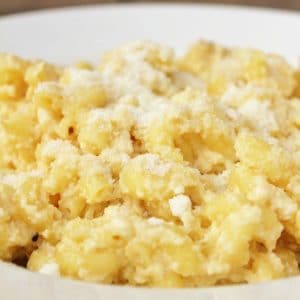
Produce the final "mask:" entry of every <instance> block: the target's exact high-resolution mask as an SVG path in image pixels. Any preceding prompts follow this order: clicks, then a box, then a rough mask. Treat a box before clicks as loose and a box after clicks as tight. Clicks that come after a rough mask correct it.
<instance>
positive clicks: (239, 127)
mask: <svg viewBox="0 0 300 300" xmlns="http://www.w3.org/2000/svg"><path fill="white" fill-rule="evenodd" d="M299 74H300V70H297V69H296V68H294V67H293V66H290V65H289V64H288V63H287V62H286V61H285V60H284V59H283V58H281V57H280V56H277V55H273V54H267V53H264V52H262V51H258V50H252V49H240V48H232V49H230V48H225V47H222V46H219V45H215V44H213V43H210V42H206V41H201V42H198V43H196V44H194V45H193V46H192V47H191V48H190V49H189V50H188V51H187V53H186V54H185V55H184V56H183V57H180V58H177V57H176V56H175V53H174V51H173V50H172V49H170V48H168V47H165V46H162V45H159V44H155V43H151V42H136V43H132V44H129V45H125V46H123V47H120V48H118V49H114V50H112V51H110V52H108V53H106V54H104V55H103V58H102V60H101V63H100V65H99V66H98V67H96V66H92V65H90V64H89V63H87V62H79V63H78V64H76V65H74V66H69V67H58V66H55V65H51V64H48V63H46V62H43V61H27V60H23V59H21V58H18V57H15V56H12V55H9V54H1V55H0V259H1V260H3V261H8V262H14V263H20V262H23V264H24V262H25V264H26V267H27V268H28V269H30V270H33V271H37V272H40V273H44V274H52V275H56V276H63V277H68V278H72V279H80V280H84V281H90V282H97V283H106V284H129V285H137V286H150V287H153V286H158V287H199V286H213V285H220V284H230V283H245V282H247V283H251V282H258V281H264V280H270V279H276V278H281V277H288V276H293V275H297V274H300V270H299V263H300V259H299V258H300V255H299V251H300V250H299V249H300V208H299V206H300V188H299V184H300V130H299V128H300V126H299V125H300V118H299V112H300V98H299V97H300V93H299V90H300V80H299V78H300V77H299Z"/></svg>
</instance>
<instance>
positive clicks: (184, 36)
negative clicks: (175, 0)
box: [0, 4, 300, 300]
mask: <svg viewBox="0 0 300 300" xmlns="http://www.w3.org/2000/svg"><path fill="white" fill-rule="evenodd" d="M299 32H300V14H296V13H289V12H283V11H276V10H261V9H249V8H247V9H245V8H238V7H231V6H227V7H226V6H211V5H165V4H162V5H157V4H155V5H154V4H150V5H144V4H142V5H137V4H134V5H117V6H116V5H105V6H87V7H80V8H68V9H59V10H48V11H43V12H34V13H26V14H20V15H13V16H7V17H2V18H0V52H11V53H15V54H18V55H21V56H23V57H28V58H42V59H46V60H49V61H51V62H55V63H62V64H66V63H72V62H75V61H76V60H79V59H88V60H91V61H94V62H96V61H97V60H98V59H99V57H100V55H101V53H102V52H103V51H105V50H107V49H110V48H112V47H115V46H118V45H120V44H123V43H126V42H130V41H134V40H137V39H142V40H145V39H146V40H149V39H150V40H154V41H158V42H162V43H163V44H167V45H170V46H172V47H175V48H176V49H177V50H178V51H179V52H180V51H182V50H183V49H184V48H185V47H186V46H187V45H188V44H189V43H191V42H193V41H195V40H197V39H200V38H206V39H210V40H214V41H217V42H219V43H223V44H226V45H235V46H246V47H248V46H249V47H254V48H260V49H264V50H266V51H270V52H277V53H280V54H283V55H284V56H285V57H286V58H288V60H289V61H291V62H293V63H295V62H296V61H297V58H298V55H299V54H300V42H299V38H298V36H297V34H299ZM0 298H1V299H3V300H17V299H26V300H27V299H28V300H48V299H49V300H50V299H51V300H53V299H54V300H96V299H97V300H121V299H122V300H134V299H138V300H146V299H149V300H150V299H151V300H153V299H155V300H160V299H161V300H168V299H172V300H179V299H180V300H182V299H184V300H192V299H193V300H194V299H197V300H200V299H201V300H253V299H256V300H267V299H270V300H283V299H288V300H299V299H300V277H294V278H289V279H283V280H275V281H272V282H266V283H261V284H251V285H239V286H237V285H236V286H228V287H216V288H214V287H213V288H195V289H172V290H170V289H147V288H133V287H119V286H108V285H107V286H105V285H96V284H87V283H82V282H77V281H70V280H66V279H58V278H55V277H50V276H46V275H40V274H35V273H31V272H29V271H26V270H22V269H21V268H18V267H15V266H13V265H11V264H5V263H0Z"/></svg>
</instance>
